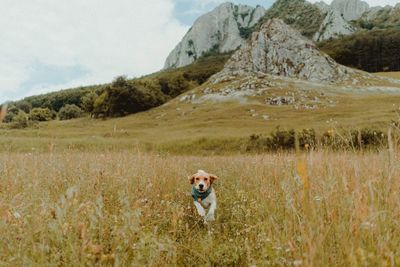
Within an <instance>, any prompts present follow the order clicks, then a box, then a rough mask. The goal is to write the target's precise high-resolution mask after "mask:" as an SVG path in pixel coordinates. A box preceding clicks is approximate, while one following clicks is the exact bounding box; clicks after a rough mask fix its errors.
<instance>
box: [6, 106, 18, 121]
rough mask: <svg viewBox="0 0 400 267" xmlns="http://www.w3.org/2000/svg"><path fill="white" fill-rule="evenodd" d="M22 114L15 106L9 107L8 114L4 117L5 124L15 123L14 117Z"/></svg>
mask: <svg viewBox="0 0 400 267" xmlns="http://www.w3.org/2000/svg"><path fill="white" fill-rule="evenodd" d="M19 112H20V110H19V109H18V108H17V107H16V106H15V105H9V106H8V108H7V114H6V116H5V117H4V122H5V123H10V122H12V121H13V119H14V117H15V116H16V115H17V114H18V113H19Z"/></svg>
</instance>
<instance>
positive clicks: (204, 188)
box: [188, 170, 218, 223]
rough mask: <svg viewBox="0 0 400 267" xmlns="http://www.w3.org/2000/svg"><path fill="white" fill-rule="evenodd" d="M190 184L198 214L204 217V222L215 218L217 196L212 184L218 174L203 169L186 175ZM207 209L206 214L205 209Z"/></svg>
mask: <svg viewBox="0 0 400 267" xmlns="http://www.w3.org/2000/svg"><path fill="white" fill-rule="evenodd" d="M188 179H189V182H190V184H192V185H193V186H192V197H193V200H194V205H195V207H196V209H197V212H198V213H199V215H200V216H201V217H202V218H203V219H204V223H208V222H211V221H214V220H215V210H216V209H217V196H216V194H215V190H214V188H212V184H213V182H214V181H215V180H217V179H218V176H216V175H214V174H209V173H207V172H205V171H203V170H198V171H197V173H195V174H193V175H191V176H189V177H188ZM205 209H209V210H208V213H207V214H206V210H205Z"/></svg>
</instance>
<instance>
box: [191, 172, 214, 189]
mask: <svg viewBox="0 0 400 267" xmlns="http://www.w3.org/2000/svg"><path fill="white" fill-rule="evenodd" d="M188 179H189V181H190V184H193V185H194V187H195V188H196V189H197V190H198V191H199V192H205V191H207V190H208V188H210V186H211V185H212V183H213V182H214V181H215V180H216V179H218V176H216V175H215V174H210V173H207V172H205V171H203V170H198V171H197V173H195V174H193V175H191V176H189V177H188Z"/></svg>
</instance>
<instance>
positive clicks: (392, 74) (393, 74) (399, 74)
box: [377, 71, 400, 80]
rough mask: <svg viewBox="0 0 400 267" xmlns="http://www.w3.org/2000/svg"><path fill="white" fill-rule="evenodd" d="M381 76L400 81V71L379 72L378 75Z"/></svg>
mask: <svg viewBox="0 0 400 267" xmlns="http://www.w3.org/2000/svg"><path fill="white" fill-rule="evenodd" d="M377 74H378V75H380V76H383V77H388V78H393V79H398V80H400V71H393V72H379V73H377Z"/></svg>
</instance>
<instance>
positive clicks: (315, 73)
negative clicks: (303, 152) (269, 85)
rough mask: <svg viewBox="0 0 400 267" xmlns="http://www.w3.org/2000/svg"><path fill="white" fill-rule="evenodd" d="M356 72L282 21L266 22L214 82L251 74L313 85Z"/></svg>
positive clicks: (229, 61)
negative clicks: (311, 83)
mask: <svg viewBox="0 0 400 267" xmlns="http://www.w3.org/2000/svg"><path fill="white" fill-rule="evenodd" d="M353 72H354V71H353V70H351V69H349V68H347V67H344V66H342V65H339V64H337V63H336V62H335V61H334V60H333V59H332V58H330V57H329V56H328V55H326V54H325V53H323V52H321V51H320V50H318V48H317V47H316V46H315V44H314V43H313V42H312V41H311V40H309V39H307V38H306V37H304V36H303V35H301V33H300V32H298V31H296V30H295V29H293V28H291V27H290V26H288V25H286V24H285V23H284V22H283V21H282V20H280V19H271V20H268V21H267V22H266V23H264V24H263V25H262V26H261V28H260V30H259V31H258V32H254V33H253V34H252V36H251V38H250V40H249V42H248V43H247V44H246V45H244V46H243V47H242V48H241V49H239V50H238V51H236V52H235V53H234V54H233V56H232V57H231V59H230V60H228V62H227V63H226V64H225V67H224V69H223V70H222V71H221V72H220V73H218V74H216V75H214V76H213V78H212V79H213V80H214V81H219V80H225V79H226V77H232V76H238V75H240V76H243V75H248V74H257V75H265V74H269V75H274V76H281V77H288V78H295V79H303V80H307V81H311V82H327V83H333V82H340V81H343V80H345V79H347V78H348V77H349V74H350V73H353Z"/></svg>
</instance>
